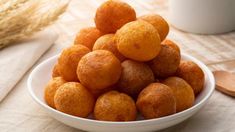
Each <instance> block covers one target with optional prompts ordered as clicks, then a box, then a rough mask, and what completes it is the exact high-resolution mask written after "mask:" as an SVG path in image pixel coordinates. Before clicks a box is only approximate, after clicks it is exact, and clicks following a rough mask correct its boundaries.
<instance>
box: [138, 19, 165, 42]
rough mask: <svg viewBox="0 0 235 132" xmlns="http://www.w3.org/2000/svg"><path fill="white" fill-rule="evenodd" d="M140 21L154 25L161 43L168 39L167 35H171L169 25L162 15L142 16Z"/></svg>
mask: <svg viewBox="0 0 235 132" xmlns="http://www.w3.org/2000/svg"><path fill="white" fill-rule="evenodd" d="M139 19H141V20H144V21H146V22H148V23H150V24H152V25H153V26H154V27H155V29H157V31H158V33H159V36H160V38H161V41H163V40H164V39H165V38H166V36H167V34H168V33H169V25H168V23H167V22H166V20H164V18H162V17H161V16H160V15H157V14H148V15H144V16H141V17H140V18H139Z"/></svg>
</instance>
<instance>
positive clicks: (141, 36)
mask: <svg viewBox="0 0 235 132" xmlns="http://www.w3.org/2000/svg"><path fill="white" fill-rule="evenodd" d="M115 41H116V43H117V48H118V50H119V52H120V53H121V54H123V55H124V56H125V57H127V58H130V59H133V60H137V61H149V60H151V59H153V58H155V57H156V56H157V55H158V53H159V52H160V49H161V46H160V38H159V35H158V32H157V30H156V29H155V28H154V27H153V26H152V25H151V24H149V23H148V22H145V21H142V20H138V21H133V22H130V23H127V24H126V25H124V26H123V27H122V28H121V29H119V30H118V31H117V33H116V35H115Z"/></svg>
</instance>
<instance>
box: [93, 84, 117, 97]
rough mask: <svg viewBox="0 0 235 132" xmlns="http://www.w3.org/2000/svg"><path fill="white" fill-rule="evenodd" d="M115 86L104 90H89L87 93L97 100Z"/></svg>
mask: <svg viewBox="0 0 235 132" xmlns="http://www.w3.org/2000/svg"><path fill="white" fill-rule="evenodd" d="M116 87H117V86H115V85H113V86H110V87H108V88H105V89H89V91H90V92H91V93H92V95H93V96H94V97H95V98H96V99H97V98H98V97H99V96H100V95H102V94H104V93H106V92H109V91H112V90H115V89H116Z"/></svg>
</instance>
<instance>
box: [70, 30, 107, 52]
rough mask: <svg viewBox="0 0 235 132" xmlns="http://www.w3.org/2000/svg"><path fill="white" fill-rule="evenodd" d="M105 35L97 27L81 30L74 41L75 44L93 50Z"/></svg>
mask: <svg viewBox="0 0 235 132" xmlns="http://www.w3.org/2000/svg"><path fill="white" fill-rule="evenodd" d="M102 35H103V34H102V33H101V32H100V31H99V30H98V29H97V28H95V27H87V28H83V29H81V30H80V31H79V32H78V34H77V36H76V38H75V41H74V44H82V45H84V46H86V47H87V48H89V49H90V50H92V47H93V45H94V43H95V41H96V40H97V39H98V38H99V37H100V36H102Z"/></svg>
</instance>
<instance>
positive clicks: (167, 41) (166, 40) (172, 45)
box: [162, 39, 180, 53]
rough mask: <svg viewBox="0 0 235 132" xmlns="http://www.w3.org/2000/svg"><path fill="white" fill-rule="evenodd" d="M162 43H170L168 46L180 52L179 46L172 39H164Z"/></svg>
mask: <svg viewBox="0 0 235 132" xmlns="http://www.w3.org/2000/svg"><path fill="white" fill-rule="evenodd" d="M162 44H163V45H168V46H170V47H171V48H173V49H175V50H176V51H178V52H179V53H180V48H179V46H178V45H177V44H176V43H175V42H173V41H171V40H170V39H165V40H164V41H162Z"/></svg>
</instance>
